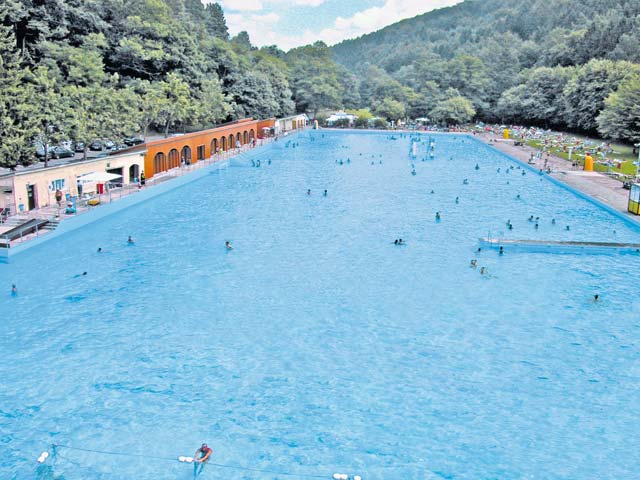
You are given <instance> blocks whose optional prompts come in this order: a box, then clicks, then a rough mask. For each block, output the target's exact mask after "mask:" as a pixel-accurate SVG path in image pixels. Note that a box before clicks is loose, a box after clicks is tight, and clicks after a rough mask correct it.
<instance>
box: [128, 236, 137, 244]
mask: <svg viewBox="0 0 640 480" xmlns="http://www.w3.org/2000/svg"><path fill="white" fill-rule="evenodd" d="M127 243H128V244H129V245H133V244H134V243H136V242H134V241H133V237H132V236H131V235H129V238H128V239H127Z"/></svg>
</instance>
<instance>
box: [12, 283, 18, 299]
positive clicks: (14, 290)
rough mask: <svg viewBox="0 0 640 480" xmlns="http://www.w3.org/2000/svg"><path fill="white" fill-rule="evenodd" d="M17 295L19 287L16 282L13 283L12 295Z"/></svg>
mask: <svg viewBox="0 0 640 480" xmlns="http://www.w3.org/2000/svg"><path fill="white" fill-rule="evenodd" d="M16 295H18V287H16V284H15V283H14V284H12V285H11V296H12V297H15V296H16Z"/></svg>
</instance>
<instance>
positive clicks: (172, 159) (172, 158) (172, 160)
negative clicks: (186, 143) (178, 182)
mask: <svg viewBox="0 0 640 480" xmlns="http://www.w3.org/2000/svg"><path fill="white" fill-rule="evenodd" d="M179 165H180V154H178V150H176V149H175V148H174V149H172V150H171V151H170V152H169V168H176V167H177V166H179Z"/></svg>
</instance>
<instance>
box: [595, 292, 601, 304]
mask: <svg viewBox="0 0 640 480" xmlns="http://www.w3.org/2000/svg"><path fill="white" fill-rule="evenodd" d="M599 299H600V295H598V294H597V293H596V294H595V295H594V296H593V301H594V302H597V301H598V300H599Z"/></svg>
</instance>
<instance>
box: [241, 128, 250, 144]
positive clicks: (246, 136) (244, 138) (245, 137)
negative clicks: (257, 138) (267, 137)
mask: <svg viewBox="0 0 640 480" xmlns="http://www.w3.org/2000/svg"><path fill="white" fill-rule="evenodd" d="M242 143H244V144H245V145H246V144H247V143H249V132H247V131H246V130H245V131H244V133H243V134H242Z"/></svg>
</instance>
